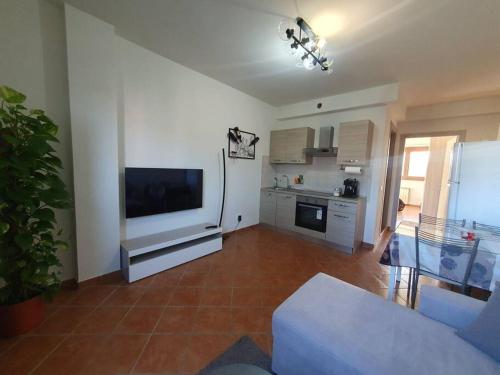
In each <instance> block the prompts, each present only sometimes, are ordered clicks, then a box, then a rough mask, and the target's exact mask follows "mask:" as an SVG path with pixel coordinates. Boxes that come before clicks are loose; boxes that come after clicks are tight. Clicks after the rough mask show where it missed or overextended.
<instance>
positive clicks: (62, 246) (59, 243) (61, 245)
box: [54, 241, 69, 251]
mask: <svg viewBox="0 0 500 375" xmlns="http://www.w3.org/2000/svg"><path fill="white" fill-rule="evenodd" d="M54 245H55V246H57V247H59V249H61V250H62V251H67V250H69V245H68V243H67V242H65V241H54Z"/></svg>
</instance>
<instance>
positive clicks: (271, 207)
mask: <svg viewBox="0 0 500 375" xmlns="http://www.w3.org/2000/svg"><path fill="white" fill-rule="evenodd" d="M276 195H277V194H276V193H275V192H272V191H261V192H260V215H259V217H260V220H259V221H260V222H261V223H264V224H269V225H276Z"/></svg>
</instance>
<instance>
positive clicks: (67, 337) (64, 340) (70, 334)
mask: <svg viewBox="0 0 500 375" xmlns="http://www.w3.org/2000/svg"><path fill="white" fill-rule="evenodd" d="M114 292H115V291H113V292H111V293H109V295H108V296H107V297H106V298H104V299H103V300H102V301H101V302H100V303H99V304H97V305H95V306H94V308H93V309H92V310H91V311H90V312H89V314H88V315H87V316H86V318H85V319H87V318H89V317H90V316H91V315H92V314H93V313H94V311H96V310H97V308H98V307H99V306H100V305H101V304H102V303H104V301H105V300H106V299H107V298H108V297H109V296H110V295H112V294H113V293H114ZM75 299H76V296H75ZM64 306H65V305H62V306H60V307H64ZM82 307H84V305H82ZM85 319H82V321H81V322H79V323H77V324H76V325H75V326H74V327H73V329H72V330H71V331H70V332H68V333H67V334H66V337H65V338H64V339H62V340H61V342H60V343H59V344H57V345H56V346H55V347H54V349H52V350H51V351H50V352H49V353H48V354H47V355H46V356H44V357H43V358H42V359H41V360H40V362H39V363H38V364H37V365H36V366H35V367H34V368H33V369H32V370H31V371H30V372H29V373H28V374H29V375H31V374H33V373H34V372H35V371H36V370H38V369H39V368H40V367H41V366H42V364H43V363H44V362H45V361H46V360H47V359H48V358H49V357H50V356H51V355H52V354H54V353H55V352H56V350H57V349H59V348H60V347H61V345H62V344H63V343H65V342H66V341H68V340H69V339H70V337H71V336H72V335H73V332H74V331H75V330H76V328H77V327H78V326H79V325H80V324H82V323H83V321H84V320H85Z"/></svg>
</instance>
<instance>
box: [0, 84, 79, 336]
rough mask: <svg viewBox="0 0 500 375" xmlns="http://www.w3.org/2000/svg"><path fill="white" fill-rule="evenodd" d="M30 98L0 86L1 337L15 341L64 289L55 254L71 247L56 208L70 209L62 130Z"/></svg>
mask: <svg viewBox="0 0 500 375" xmlns="http://www.w3.org/2000/svg"><path fill="white" fill-rule="evenodd" d="M25 100H26V96H25V95H23V94H21V93H19V92H17V91H15V90H13V89H11V88H9V87H7V86H1V85H0V335H1V336H16V335H19V334H21V333H24V332H27V331H29V330H30V329H32V328H34V327H36V326H37V325H38V324H40V322H41V321H42V320H43V315H44V304H43V301H42V298H51V297H52V296H53V295H54V293H55V292H56V291H57V290H58V288H59V285H60V279H59V276H58V275H59V271H58V267H59V266H61V263H60V261H59V259H58V257H57V255H56V252H57V250H58V249H60V248H67V244H66V242H64V241H61V240H60V239H59V237H60V234H61V231H56V218H55V214H54V209H64V208H69V207H70V200H69V194H68V192H67V190H66V186H65V184H64V182H63V181H62V180H61V179H60V177H59V174H58V173H59V171H60V170H61V169H62V163H61V160H60V159H59V158H58V157H57V156H56V155H55V150H54V149H53V148H52V146H51V143H53V142H58V140H57V138H56V134H57V129H58V128H57V126H56V125H55V124H54V123H53V122H52V121H51V120H50V119H49V118H48V117H47V116H46V115H45V113H44V112H43V111H42V110H40V109H34V110H28V109H27V108H26V107H25V106H24V105H23V103H24V101H25Z"/></svg>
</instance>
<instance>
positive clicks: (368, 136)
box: [337, 120, 373, 166]
mask: <svg viewBox="0 0 500 375" xmlns="http://www.w3.org/2000/svg"><path fill="white" fill-rule="evenodd" d="M372 139H373V122H371V121H369V120H364V121H352V122H345V123H341V124H340V130H339V142H338V154H337V164H339V165H356V166H366V165H368V164H369V163H370V156H371V149H372V147H371V146H372Z"/></svg>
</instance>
